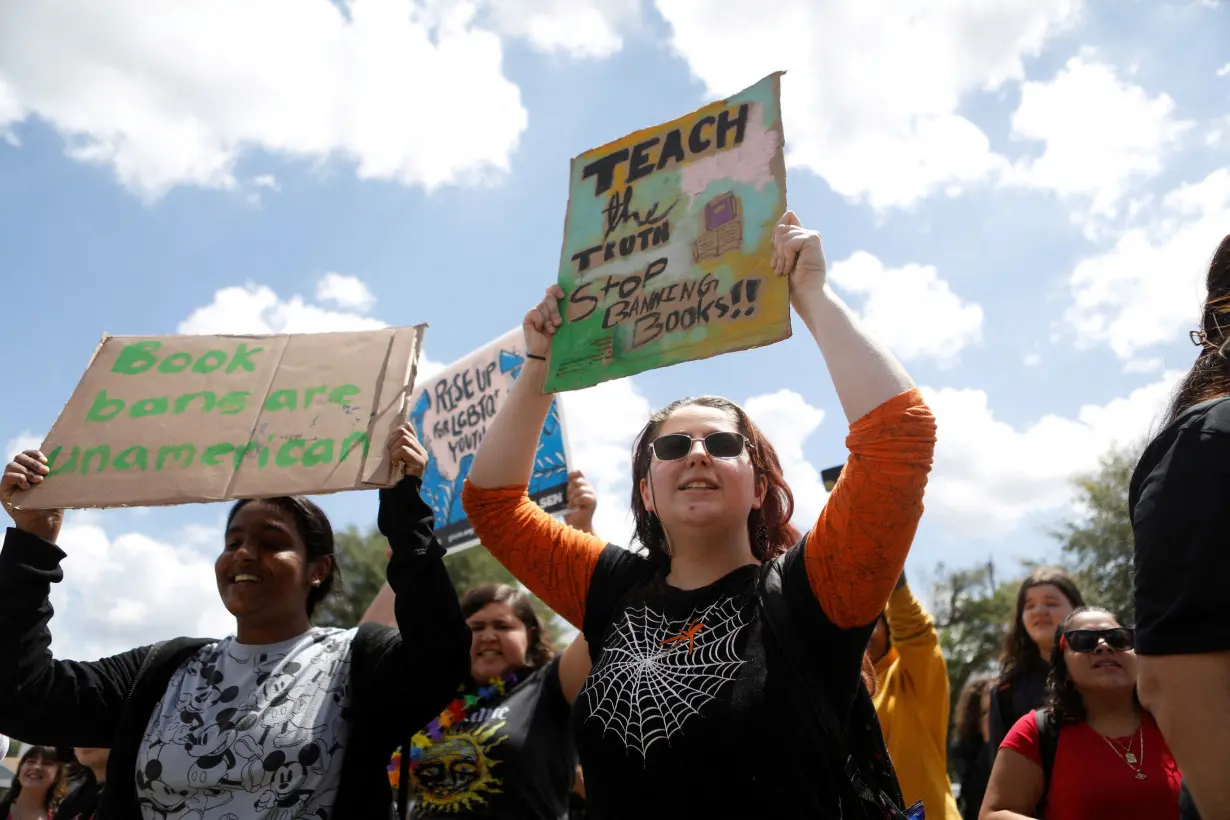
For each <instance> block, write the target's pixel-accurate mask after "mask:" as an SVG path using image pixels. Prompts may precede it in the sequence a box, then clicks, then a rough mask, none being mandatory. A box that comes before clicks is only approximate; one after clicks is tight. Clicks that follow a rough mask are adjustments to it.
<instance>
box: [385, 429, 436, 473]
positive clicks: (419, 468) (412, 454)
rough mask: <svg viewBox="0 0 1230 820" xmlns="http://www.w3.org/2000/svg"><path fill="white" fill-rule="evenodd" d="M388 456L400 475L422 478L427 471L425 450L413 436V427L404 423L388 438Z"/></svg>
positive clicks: (416, 437)
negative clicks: (391, 458)
mask: <svg viewBox="0 0 1230 820" xmlns="http://www.w3.org/2000/svg"><path fill="white" fill-rule="evenodd" d="M389 455H391V456H392V457H393V464H394V466H395V469H397V470H398V471H399V472H400V473H401V474H402V475H413V476H418V477H419V478H422V477H423V471H424V470H426V469H427V448H426V447H424V446H423V443H422V442H420V441H419V439H418V436H416V435H415V434H414V426H413V425H411V424H410V422H408V421H407V422H404V423H403V424H402V425H401V426H400V427H398V428H397V429H396V430H394V431H393V435H391V436H389Z"/></svg>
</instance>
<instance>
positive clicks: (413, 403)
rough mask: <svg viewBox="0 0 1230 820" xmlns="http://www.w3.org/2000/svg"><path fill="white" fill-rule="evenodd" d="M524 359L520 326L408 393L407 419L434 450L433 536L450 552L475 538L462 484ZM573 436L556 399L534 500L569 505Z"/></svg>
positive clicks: (430, 469)
mask: <svg viewBox="0 0 1230 820" xmlns="http://www.w3.org/2000/svg"><path fill="white" fill-rule="evenodd" d="M524 362H525V339H524V337H523V336H522V334H521V329H520V328H518V329H516V330H514V331H512V332H510V333H508V334H506V335H504V336H502V337H501V338H499V339H496V340H495V341H494V342H492V343H490V344H488V345H486V346H484V347H482V348H480V349H478V350H476V351H474V352H473V353H471V354H469V355H468V356H466V357H465V358H463V359H460V360H459V361H457V362H454V363H453V364H452V365H450V366H449V367H447V368H446V369H445V370H444V371H443V372H441V373H439V374H437V375H436V376H435V377H434V378H431V379H426V380H424V381H423V382H422V383H421V384H420V385H418V386H417V387H416V388H415V391H414V393H413V394H412V395H411V397H410V421H411V423H412V424H413V425H414V429H415V431H417V433H418V436H419V440H420V441H422V442H423V445H424V446H425V447H426V448H427V452H428V454H429V456H430V458H429V459H428V462H427V469H426V471H425V472H424V473H423V499H424V500H425V501H426V502H427V503H428V504H429V505H431V509H432V511H433V512H434V513H435V516H436V537H437V538H438V539H440V543H441V544H442V545H444V548H445V549H447V550H449V551H450V552H451V551H455V550H460V549H464V548H466V547H472V546H474V545H475V544H477V543H478V540H477V539H476V538H475V537H474V530H473V528H472V527H471V526H470V522H469V521H467V520H466V516H465V512H464V511H463V510H462V508H461V490H462V487H463V486H464V485H465V479H466V476H467V475H469V474H470V465H471V464H472V463H473V461H474V452H475V451H476V450H477V449H478V445H479V443H480V442H481V441H482V440H483V435H484V434H485V433H486V432H487V425H489V424H490V423H491V420H492V419H493V418H495V414H496V411H498V410H499V409H500V407H501V406H502V405H503V404H504V400H505V398H506V397H507V396H508V391H509V390H510V389H511V388H512V385H513V382H514V381H515V380H516V378H517V376H519V375H520V374H521V366H522V364H523V363H524ZM568 464H569V459H568V439H567V436H566V435H565V431H564V419H563V415H562V413H561V411H560V406H559V399H558V398H557V399H555V400H554V401H552V402H551V410H550V412H549V413H548V414H547V423H546V424H545V425H543V428H542V436H541V437H540V438H539V440H538V452H537V453H536V454H535V456H534V472H533V475H532V476H531V478H530V487H529V494H530V498H531V499H533V500H534V501H535V502H537V503H538V504H539V505H540V506H541V507H542V508H543V509H544V510H546V511H547V512H549V513H552V514H559V513H562V512H564V510H566V509H567V507H568V503H567V488H568V470H569V467H568Z"/></svg>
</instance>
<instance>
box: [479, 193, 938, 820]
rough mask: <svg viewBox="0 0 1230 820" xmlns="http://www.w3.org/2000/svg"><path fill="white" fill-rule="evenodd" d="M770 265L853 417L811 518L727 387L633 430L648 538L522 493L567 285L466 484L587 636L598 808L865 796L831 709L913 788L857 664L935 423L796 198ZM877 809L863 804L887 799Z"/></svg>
mask: <svg viewBox="0 0 1230 820" xmlns="http://www.w3.org/2000/svg"><path fill="white" fill-rule="evenodd" d="M773 266H774V268H775V270H776V273H777V274H778V275H781V276H789V277H790V290H791V303H792V305H793V307H794V309H795V311H796V312H797V313H798V315H799V316H800V317H801V318H802V320H803V321H804V323H805V324H806V325H807V327H808V329H809V330H810V331H811V333H812V336H813V337H814V338H815V340H816V341H817V343H818V344H819V347H820V350H821V352H822V354H823V356H824V359H825V361H826V363H827V364H828V368H829V373H830V375H831V376H832V378H833V384H834V386H835V387H836V390H837V394H838V397H839V399H840V400H841V404H842V407H843V409H844V410H845V411H846V415H847V417H848V419H849V421H850V422H851V427H850V435H849V437H848V439H847V445H848V446H849V448H850V451H851V457H850V460H849V462H848V463H847V465H846V468H845V470H844V471H843V473H842V477H841V480H840V481H839V482H838V484H837V486H836V487H835V488H834V490H833V493H832V496H831V498H830V499H829V501H828V504H827V505H826V506H825V509H824V511H823V512H822V513H821V514H820V517H819V519H818V520H817V521H816V522H815V526H814V527H813V528H812V530H811V531H810V533H808V534H807V535H806V536H800V535H799V533H798V531H797V530H796V529H795V528H794V527H793V526H792V525H791V522H790V519H791V515H792V514H793V508H794V501H793V497H792V495H791V492H790V488H789V487H788V486H787V485H786V483H785V481H784V479H783V478H782V472H781V465H780V463H779V461H778V458H777V454H776V452H775V451H774V449H773V446H772V445H771V444H770V443H769V442H768V440H767V439H766V438H765V436H764V435H763V434H762V433H761V431H760V430H759V428H758V427H757V426H756V425H755V424H754V423H753V421H752V420H751V419H750V418H749V417H748V416H747V414H746V413H745V412H744V411H743V409H742V408H740V407H739V406H738V405H736V404H734V403H733V402H730V401H728V400H726V399H722V398H718V397H706V398H700V399H686V400H682V401H679V402H675V403H673V404H671V405H669V406H668V407H666V408H665V409H663V410H662V411H661V412H659V413H656V414H654V415H653V416H652V417H651V418H650V419H649V421H648V423H647V424H646V425H645V427H644V429H643V430H642V431H641V434H640V435H639V436H638V438H637V441H636V444H635V448H634V451H633V455H632V478H633V484H632V507H633V512H634V515H635V518H636V533H637V540H638V541H639V542H640V545H641V547H642V548H643V550H644V552H645V555H643V556H642V555H637V554H635V553H633V552H630V551H628V550H625V549H621V548H619V547H615V546H611V545H608V544H607V543H606V542H605V541H603V540H602V539H600V538H597V537H594V536H592V535H589V534H586V533H582V532H579V531H577V530H574V529H571V528H569V527H567V526H566V525H564V524H561V523H560V522H558V521H556V520H555V519H553V518H552V517H551V516H550V515H548V514H547V513H545V512H543V511H542V510H541V508H539V507H538V506H537V505H536V504H534V503H533V502H532V501H530V499H529V497H528V496H527V494H526V485H527V483H528V480H529V476H530V471H531V467H532V464H533V458H534V447H535V442H536V441H537V440H538V431H539V430H540V429H541V427H542V424H543V421H544V419H545V418H546V415H547V411H548V408H549V406H550V403H551V399H552V397H551V396H550V395H543V392H542V385H543V378H544V375H545V372H546V366H545V361H546V356H547V355H548V353H549V350H550V345H551V338H552V336H553V335H554V333H555V331H556V330H557V329H558V328H559V327H560V325H561V323H562V319H561V316H560V300H561V299H562V298H563V297H564V293H563V292H562V291H561V290H560V288H558V287H557V286H552V287H551V288H550V289H549V290H548V292H547V295H546V298H545V299H544V300H543V301H542V302H541V303H539V304H538V305H537V306H536V307H534V308H533V309H532V310H530V311H529V313H527V314H526V317H525V321H524V323H523V329H524V332H525V338H526V343H527V349H528V351H529V354H530V356H529V359H528V360H527V362H526V365H525V369H524V370H523V371H522V374H521V377H520V378H519V379H518V380H517V382H516V383H515V385H514V386H513V389H512V391H511V393H510V395H509V397H508V399H507V401H506V402H505V404H504V405H503V406H502V407H501V409H500V411H499V413H498V415H497V416H496V418H495V419H494V420H493V421H492V423H491V424H490V426H489V427H488V428H487V433H486V435H485V437H484V438H483V442H482V444H481V446H480V447H479V450H478V453H477V455H476V456H475V459H474V463H473V467H472V469H471V472H470V476H469V481H468V482H467V484H466V488H465V490H464V494H463V499H462V502H463V504H464V505H465V509H466V513H467V515H468V517H469V519H470V521H471V523H472V524H473V526H474V529H475V531H476V533H477V534H478V536H479V538H480V539H481V541H482V543H483V544H484V546H486V547H487V549H489V550H490V551H491V552H492V553H493V554H494V555H495V556H496V557H497V558H498V559H499V560H500V561H501V562H503V563H504V565H505V566H506V567H508V569H509V570H510V571H511V572H512V573H513V574H514V575H515V576H516V577H517V578H518V579H519V580H520V581H521V582H522V583H524V584H526V586H528V587H529V588H530V590H531V591H533V592H534V593H535V594H536V595H538V597H540V598H542V599H543V600H544V601H545V602H546V603H547V605H548V606H550V607H551V608H552V609H553V610H555V611H556V612H558V613H559V614H560V615H561V616H562V617H564V618H565V619H566V620H568V621H569V622H570V623H572V624H573V625H574V626H577V627H578V628H580V629H581V630H582V631H583V633H584V635H585V637H586V639H587V641H588V643H589V647H590V655H591V660H592V661H593V670H592V671H591V673H590V674H589V676H588V678H587V680H586V682H585V685H584V686H583V687H582V689H581V692H580V694H579V695H578V697H577V700H576V703H575V704H574V708H573V711H572V725H573V735H574V737H575V738H576V742H577V747H578V751H579V753H580V757H581V764H582V767H583V769H584V772H585V788H586V793H587V798H588V805H589V810H590V814H591V816H593V817H595V818H607V817H618V818H623V817H634V816H635V817H642V818H657V817H662V818H668V817H669V818H677V817H684V816H688V817H693V816H696V817H775V818H787V819H789V818H802V817H818V816H819V817H829V816H838V815H839V813H841V812H844V813H845V816H850V817H853V816H863V815H862V814H861V813H860V809H859V808H858V806H857V805H856V804H858V803H859V802H860V797H858V796H857V795H856V792H855V790H854V789H853V787H852V785H851V782H850V779H849V778H848V777H847V771H848V770H847V769H846V767H845V763H846V756H845V752H844V751H843V750H839V749H837V748H836V747H834V746H831V745H830V744H828V742H827V739H826V738H827V737H828V736H829V735H828V733H827V732H825V731H824V730H823V729H822V728H820V725H819V724H821V723H822V722H823V721H822V719H816V718H815V716H816V715H817V714H820V713H823V714H825V715H828V716H831V717H832V718H833V719H834V720H839V721H841V725H842V726H846V725H849V726H850V727H851V728H850V731H849V733H848V734H847V739H848V740H849V741H850V743H852V744H853V745H854V746H855V747H857V748H859V749H860V750H864V751H865V750H871V749H877V747H878V749H877V751H876V752H875V753H874V754H872V755H868V756H867V757H865V758H863V759H862V762H863V763H864V764H866V763H868V761H869V759H871V758H875V760H876V761H880V762H878V763H877V764H874V765H876V768H875V770H874V771H873V770H867V771H864V772H863V774H865V775H867V776H868V779H869V780H872V781H874V782H875V783H876V784H877V787H879V786H880V785H882V786H883V787H884V788H885V789H886V790H887V792H895V793H896V794H887V793H886V799H888V800H890V801H892V802H896V803H897V804H898V805H899V803H900V794H899V792H898V790H897V786H896V780H895V776H894V775H893V774H892V772H891V766H885V765H884V762H886V761H887V754H886V753H885V752H884V747H883V741H882V739H881V738H880V732H879V727H878V724H877V723H876V718H875V712H874V708H873V707H872V705H871V701H870V697H869V695H868V693H867V692H866V690H865V689H864V688H863V680H862V678H861V673H862V671H863V669H864V660H865V655H864V649H865V647H866V645H867V639H868V636H869V635H870V633H871V628H872V624H873V622H874V621H875V619H876V617H877V616H878V615H879V614H880V613H881V612H882V611H883V609H884V605H885V602H886V601H887V599H888V596H889V593H890V592H891V591H892V589H893V585H894V584H895V582H896V580H897V578H898V576H899V575H900V574H901V570H902V566H903V564H904V562H905V557H906V553H907V552H908V550H909V547H910V544H911V542H912V540H913V536H914V532H915V529H916V527H917V524H918V520H919V517H920V515H921V513H922V495H923V488H924V486H925V484H926V477H927V473H928V471H929V470H930V466H931V458H932V453H933V450H934V446H935V422H934V419H933V418H932V415H931V413H930V411H929V410H928V409H927V407H926V405H925V404H924V403H923V401H922V397H921V395H920V394H919V392H918V391H917V390H916V389H914V386H913V383H912V382H911V381H910V378H909V376H908V375H906V373H905V372H904V370H902V368H901V366H900V365H899V364H898V363H897V361H896V360H895V359H894V358H893V357H892V355H891V354H890V353H888V352H887V351H886V350H885V349H884V348H883V347H881V346H880V345H879V344H878V343H877V342H875V341H874V340H873V339H871V338H870V337H868V336H867V335H866V334H865V333H864V332H863V331H862V329H861V328H860V327H859V325H858V323H857V321H856V320H855V318H854V316H853V315H852V314H851V313H850V312H849V310H848V309H847V308H846V307H845V305H844V304H842V302H841V300H840V299H838V298H837V296H836V295H835V294H834V293H833V292H832V290H831V289H830V288H829V287H828V285H827V284H826V282H825V262H824V255H823V252H822V250H821V246H820V236H819V234H817V233H816V232H815V231H809V230H807V229H805V228H803V226H802V225H800V224H799V221H798V219H797V218H796V217H795V215H794V214H793V213H789V212H788V213H787V214H785V215H784V216H783V217H782V219H781V221H780V222H779V224H778V225H777V226H776V228H775V230H774V257H773ZM798 372H803V371H801V370H800V371H798ZM762 565H763V566H762ZM779 626H783V627H786V628H784V629H780V630H779V628H778V627H779ZM758 750H759V751H758ZM847 751H848V750H847ZM878 811H879V812H880V813H879V814H876V815H870V814H869V815H866V816H880V817H888V816H890V814H889V813H888V811H887V810H885V809H883V808H882V807H881V808H880V809H878ZM891 816H893V817H900V816H901V814H900V811H899V810H898V811H897V812H896V813H894V814H891Z"/></svg>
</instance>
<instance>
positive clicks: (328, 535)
mask: <svg viewBox="0 0 1230 820" xmlns="http://www.w3.org/2000/svg"><path fill="white" fill-rule="evenodd" d="M253 501H260V502H262V503H265V504H269V505H270V506H273V507H277V508H278V509H279V510H281V511H282V512H284V513H286V514H287V515H289V516H290V517H291V518H292V519H294V522H295V526H296V527H297V528H298V530H299V537H300V538H302V539H303V548H304V550H305V551H306V552H307V560H308V561H318V560H320V559H321V558H328V559H329V574H328V575H326V576H325V578H324V580H323V581H321V583H320V586H318V587H312V588H311V589H309V590H308V596H307V614H308V617H309V618H311V617H312V613H314V612H315V611H316V607H317V605H318V604H319V603H320V602H321V601H323V600H324V599H325V598H328V597H329V594H330V593H331V592H332V591H333V587H334V586H335V585H338V586H340V585H341V583H342V569H341V567H339V566H338V563H337V560H336V559H335V558H334V557H333V526H332V525H331V524H330V523H329V517H328V516H327V515H325V512H324V510H322V509H321V508H320V507H317V506H316V505H315V504H314V503H312V502H311V501H309V500H308V499H306V498H304V497H303V496H298V495H296V496H285V495H284V496H278V497H276V498H244V499H241V500H239V501H236V502H235V504H234V505H233V506H232V507H231V511H230V512H229V513H227V515H226V527H227V529H230V526H231V521H233V520H234V519H235V515H236V514H237V513H238V512H239V511H240V510H242V509H243V508H244V507H245V506H247V505H248V504H251V503H252V502H253Z"/></svg>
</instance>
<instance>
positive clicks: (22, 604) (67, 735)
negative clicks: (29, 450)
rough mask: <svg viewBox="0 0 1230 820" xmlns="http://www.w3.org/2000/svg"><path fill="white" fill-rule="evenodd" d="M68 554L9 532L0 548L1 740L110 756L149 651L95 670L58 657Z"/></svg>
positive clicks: (115, 658) (113, 660) (128, 654)
mask: <svg viewBox="0 0 1230 820" xmlns="http://www.w3.org/2000/svg"><path fill="white" fill-rule="evenodd" d="M64 557H65V554H64V551H63V550H61V549H60V548H59V547H57V546H55V545H54V544H50V543H48V542H46V541H44V540H43V539H41V538H39V537H38V536H35V535H31V534H30V533H27V532H23V531H21V530H18V529H14V528H12V527H10V528H9V529H8V530H7V531H6V532H5V535H4V546H3V548H0V659H2V660H0V733H3V734H6V735H8V736H10V737H19V738H21V739H22V740H24V741H26V742H27V743H34V744H38V745H45V746H92V747H96V748H109V747H110V746H111V745H112V742H113V741H114V739H115V729H116V726H115V721H116V719H117V718H118V716H119V715H120V712H121V711H122V709H123V706H124V702H125V701H126V700H127V699H128V694H129V689H130V688H131V687H132V682H133V680H134V679H135V677H136V674H137V670H138V669H140V668H141V662H142V661H143V660H144V659H145V656H146V655H147V654H148V653H149V647H148V646H146V647H141V648H139V649H132V650H129V651H127V652H124V653H122V654H119V655H113V656H111V657H109V658H103V659H101V660H98V661H94V662H92V663H82V662H78V661H57V660H54V659H53V658H52V657H51V631H50V630H49V629H48V628H47V624H48V623H49V622H50V621H51V616H52V607H51V600H50V595H51V585H52V584H56V583H59V582H60V581H62V580H63V579H64V570H62V569H61V568H60V562H61V561H62V560H64Z"/></svg>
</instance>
